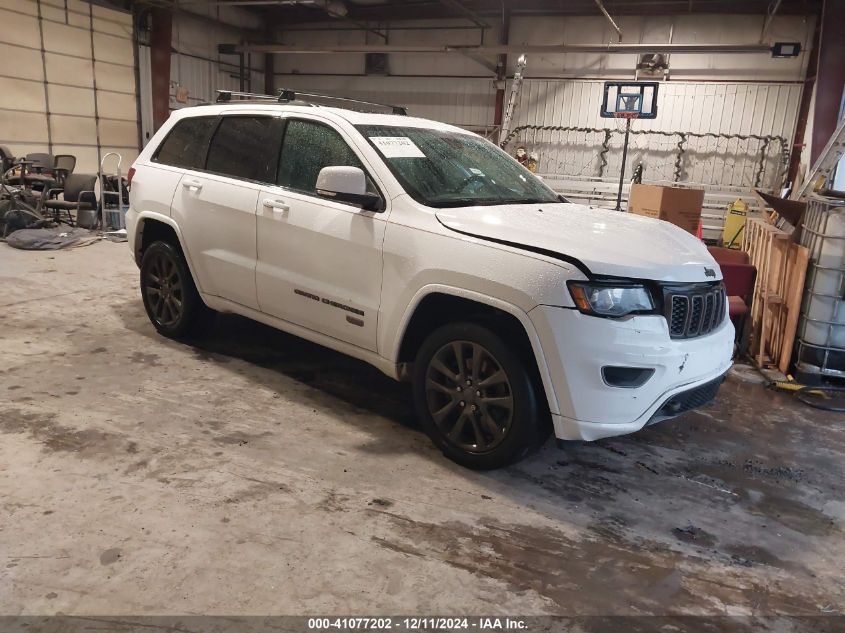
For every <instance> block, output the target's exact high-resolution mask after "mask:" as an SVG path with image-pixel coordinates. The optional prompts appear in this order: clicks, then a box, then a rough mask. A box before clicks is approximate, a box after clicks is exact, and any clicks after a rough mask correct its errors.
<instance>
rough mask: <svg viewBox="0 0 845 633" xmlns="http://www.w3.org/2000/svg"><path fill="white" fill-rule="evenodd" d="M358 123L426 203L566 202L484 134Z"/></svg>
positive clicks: (409, 188) (398, 175)
mask: <svg viewBox="0 0 845 633" xmlns="http://www.w3.org/2000/svg"><path fill="white" fill-rule="evenodd" d="M357 128H358V131H360V132H361V133H362V134H363V135H364V136H365V137H366V138H367V140H368V141H369V142H370V143H371V144H372V145H373V147H375V148H376V150H377V151H378V152H379V153H380V154H381V156H382V157H383V158H384V162H385V163H387V166H388V167H389V168H390V170H391V171H392V172H393V175H394V176H396V178H397V179H398V180H399V182H400V183H401V184H402V186H403V187H404V189H405V191H407V192H408V194H410V195H411V197H413V198H414V200H416V201H417V202H421V203H422V204H424V205H426V206H429V207H436V208H441V209H442V208H444V207H468V206H476V205H481V206H485V205H497V204H530V203H536V202H559V201H560V199H559V198H558V196H557V194H556V193H555V192H554V191H552V190H551V189H549V188H548V187H547V186H546V185H544V184H543V183H542V181H540V179H539V178H537V177H536V176H534V174H532V173H531V172H530V171H528V170H527V169H525V168H524V167H523V166H522V165H520V164H519V163H518V162H516V160H514V159H512V158H510V157H509V156H508V155H507V154H505V153H504V152H503V151H502V150H500V149H499V148H498V147H496V146H495V145H493V144H492V143H490V142H489V141H486V140H484V139H483V138H481V137H479V136H475V135H473V134H462V133H460V132H448V131H442V130H431V129H427V128H415V127H397V126H382V125H359V126H357Z"/></svg>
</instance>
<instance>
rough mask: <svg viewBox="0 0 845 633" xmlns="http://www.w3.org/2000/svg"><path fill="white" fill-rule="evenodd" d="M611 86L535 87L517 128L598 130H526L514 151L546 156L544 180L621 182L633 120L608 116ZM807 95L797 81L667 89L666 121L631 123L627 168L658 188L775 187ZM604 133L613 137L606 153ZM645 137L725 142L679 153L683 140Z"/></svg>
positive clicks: (663, 94)
mask: <svg viewBox="0 0 845 633" xmlns="http://www.w3.org/2000/svg"><path fill="white" fill-rule="evenodd" d="M603 85H604V83H603V82H601V81H541V80H526V81H525V82H524V83H523V87H522V90H521V93H520V99H519V102H518V103H519V106H518V109H517V112H516V115H515V117H514V123H513V126H512V127H511V129H512V130H518V129H519V128H520V127H521V126H525V125H529V126H540V127H558V126H560V127H582V128H590V129H595V130H597V131H555V130H550V129H547V130H535V129H527V130H522V131H520V132H518V134H517V135H516V136H515V137H514V138H513V140H512V141H511V142H510V143H509V144H508V147H509V148H511V149H512V148H515V147H516V146H517V145H518V144H524V145H526V147H527V148H528V150H529V151H531V152H534V153H536V154H537V156H538V158H539V161H540V165H539V170H540V172H542V173H546V174H553V175H558V176H565V177H567V178H571V179H585V180H589V179H599V178H600V177H603V178H604V179H606V180H613V179H614V178H616V177H617V174H619V169H620V166H621V157H622V153H621V151H620V150H621V147H622V142H623V134H622V131H623V130H624V122H623V121H618V120H615V119H603V118H601V117H600V116H599V109H600V104H601V101H602V90H603ZM800 97H801V85H800V84H796V83H768V84H760V83H756V84H755V83H693V82H684V83H681V82H663V83H661V84H660V89H659V93H658V112H657V118H656V119H651V120H645V119H641V120H637V121H635V122H634V123H633V124H632V130H633V131H634V132H635V134H632V135H631V141H630V146H629V153H628V165H627V169H628V170H631V169H632V168H633V166H634V165H636V164H637V163H642V164H643V167H644V179H646V180H649V181H670V182H671V181H673V180H678V181H680V182H692V183H700V184H705V185H720V186H736V187H750V186H755V184H756V185H758V186H763V187H766V188H769V189H776V188H778V187H779V185H780V178H781V176H782V170H783V166H784V162H783V159H784V156H783V153H782V152H783V150H784V149H786V150H787V151H788V149H789V145H790V142H791V139H792V135H793V130H794V127H795V119H796V115H797V111H798V103H799V100H800ZM601 130H610V131H611V132H612V134H611V136H610V143H609V151H607V152H606V153H605V154H602V150H603V149H604V148H603V141H604V139H605V133H604V132H603V131H601ZM644 132H664V133H665V132H685V133H699V134H703V133H707V134H714V135H717V136H716V137H706V138H695V137H689V138H688V139H687V140H686V142H685V143H683V150H684V151H683V152H680V153H679V148H678V143H679V142H680V141H681V140H682V137H680V136H678V135H672V136H665V135H661V134H656V133H654V134H646V133H644ZM718 135H740V136H744V137H749V138H724V137H720V136H718ZM754 135H756V136H762V137H780V138H772V139H770V140H768V141H767V140H765V139H755V138H752V136H754ZM679 155H680V162H678V158H679ZM603 161H606V165H605V166H604V168H602V163H603ZM761 167H762V172H761V171H760V170H761ZM628 173H630V171H629V172H628ZM678 176H679V177H678Z"/></svg>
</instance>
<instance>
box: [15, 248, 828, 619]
mask: <svg viewBox="0 0 845 633" xmlns="http://www.w3.org/2000/svg"><path fill="white" fill-rule="evenodd" d="M0 288H2V295H0V432H2V435H0V503H2V512H3V515H2V519H0V559H2V560H0V613H2V614H51V613H57V612H62V613H65V614H100V615H102V614H115V615H117V614H201V613H211V614H230V615H231V614H268V613H279V614H286V613H287V614H291V613H299V614H302V613H312V614H314V613H321V614H390V613H393V614H396V613H403V614H407V613H424V614H432V613H435V614H446V615H448V614H454V613H462V614H467V615H470V614H505V613H510V614H522V615H526V614H568V615H589V614H602V615H611V614H625V615H639V614H662V615H666V614H719V615H724V614H758V615H771V614H806V615H823V614H831V613H840V612H842V611H843V610H845V581H843V573H842V570H843V569H845V538H843V525H845V495H843V490H845V460H843V457H844V456H845V428H843V424H842V421H843V418H842V416H841V415H838V414H825V413H823V412H820V411H816V410H812V409H810V408H808V407H806V406H804V405H801V404H800V403H797V402H795V401H793V400H791V399H790V398H788V397H786V396H782V395H778V394H772V393H770V392H767V391H765V390H764V389H763V388H762V387H761V386H759V385H756V384H752V383H751V382H749V381H748V380H747V379H743V378H742V377H741V376H738V375H734V376H732V377H731V379H730V380H729V381H728V382H727V384H726V385H725V387H724V388H723V390H722V391H721V393H720V396H719V400H718V402H717V403H716V404H715V405H714V406H711V407H709V408H707V409H705V410H702V411H699V412H695V413H690V414H687V415H685V416H683V417H682V418H680V419H677V420H674V421H670V422H667V423H664V424H661V425H657V426H655V427H651V428H649V429H647V430H645V431H643V432H641V433H638V434H636V435H634V436H630V437H625V438H618V439H613V440H610V441H602V442H597V443H593V444H578V443H573V444H571V445H569V446H568V447H567V448H566V449H565V450H559V449H558V448H556V447H555V445H554V443H553V442H549V443H548V444H547V445H546V446H545V447H544V448H543V450H542V451H540V453H539V454H536V455H534V456H532V457H531V458H529V459H528V460H527V461H525V462H524V463H522V464H520V465H518V466H516V467H513V468H510V469H508V470H504V471H499V472H493V473H475V472H470V471H467V470H463V469H461V468H460V467H458V466H455V465H453V464H452V463H450V462H448V461H446V460H445V459H444V458H443V457H442V456H441V455H440V454H439V452H437V451H436V450H435V449H434V448H433V447H432V446H431V444H430V443H429V441H428V439H427V438H426V437H425V436H424V435H423V434H422V433H421V432H420V431H419V430H418V429H417V428H416V427H415V424H414V421H413V415H412V412H411V409H410V407H409V404H408V402H409V400H408V394H407V388H406V387H404V386H401V385H398V384H396V383H393V382H391V381H390V380H389V379H387V378H385V377H383V376H382V375H381V374H379V373H378V372H377V371H376V370H374V369H372V368H370V367H368V366H366V365H364V364H362V363H360V362H358V361H355V360H351V359H349V358H345V357H343V356H340V355H338V354H335V353H333V352H329V351H327V350H325V349H322V348H319V347H317V346H314V345H312V344H309V343H306V342H304V341H301V340H298V339H295V338H293V337H290V336H287V335H284V334H281V333H278V332H275V331H273V330H270V329H268V328H266V327H263V326H260V325H257V324H253V323H251V322H248V321H246V320H243V319H240V318H235V317H224V318H222V319H221V320H220V323H219V325H218V328H217V330H218V331H217V332H216V333H215V336H214V337H213V338H212V339H211V341H210V342H208V343H206V344H203V345H202V346H192V345H186V344H181V343H177V342H173V341H169V340H167V339H164V338H162V337H160V336H158V335H157V334H156V333H155V332H154V330H153V328H152V326H151V325H150V324H149V322H148V321H147V318H146V316H145V314H144V311H143V308H142V305H141V301H140V298H139V293H138V289H137V271H136V268H135V266H134V264H133V263H132V261H130V258H129V252H128V248H127V246H126V245H125V244H112V243H98V244H94V245H92V246H87V247H84V248H78V249H75V250H71V251H61V252H23V251H16V250H13V249H11V248H9V247H8V246H6V245H5V244H0Z"/></svg>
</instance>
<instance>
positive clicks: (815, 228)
mask: <svg viewBox="0 0 845 633" xmlns="http://www.w3.org/2000/svg"><path fill="white" fill-rule="evenodd" d="M801 244H802V245H804V246H806V247H807V248H808V249H809V251H810V269H809V270H808V275H807V286H806V290H805V294H804V303H803V309H802V311H801V326H800V329H799V339H798V345H799V348H798V361H799V369H800V370H803V371H810V372H812V373H821V374H825V375H836V376H845V300H843V299H844V296H843V294H844V293H845V201H843V200H841V199H837V198H825V197H822V196H817V195H813V196H811V197H810V200H809V203H808V205H807V212H806V214H805V216H804V226H803V229H802V233H801Z"/></svg>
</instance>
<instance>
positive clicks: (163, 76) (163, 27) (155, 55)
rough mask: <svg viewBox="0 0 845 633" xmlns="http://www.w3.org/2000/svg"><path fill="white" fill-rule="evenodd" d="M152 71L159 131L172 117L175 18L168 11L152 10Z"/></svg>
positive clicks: (154, 115)
mask: <svg viewBox="0 0 845 633" xmlns="http://www.w3.org/2000/svg"><path fill="white" fill-rule="evenodd" d="M150 14H151V16H152V32H151V34H150V70H151V73H150V74H151V75H152V77H151V81H150V83H151V84H152V93H153V128H154V129H156V130H157V129H158V128H160V127H161V126H162V124H163V123H164V122H165V121H167V117H169V116H170V50H171V47H170V42H171V38H172V37H173V16H172V14H171V13H170V11H168V10H167V9H163V8H158V7H155V8H152V9H150Z"/></svg>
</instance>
